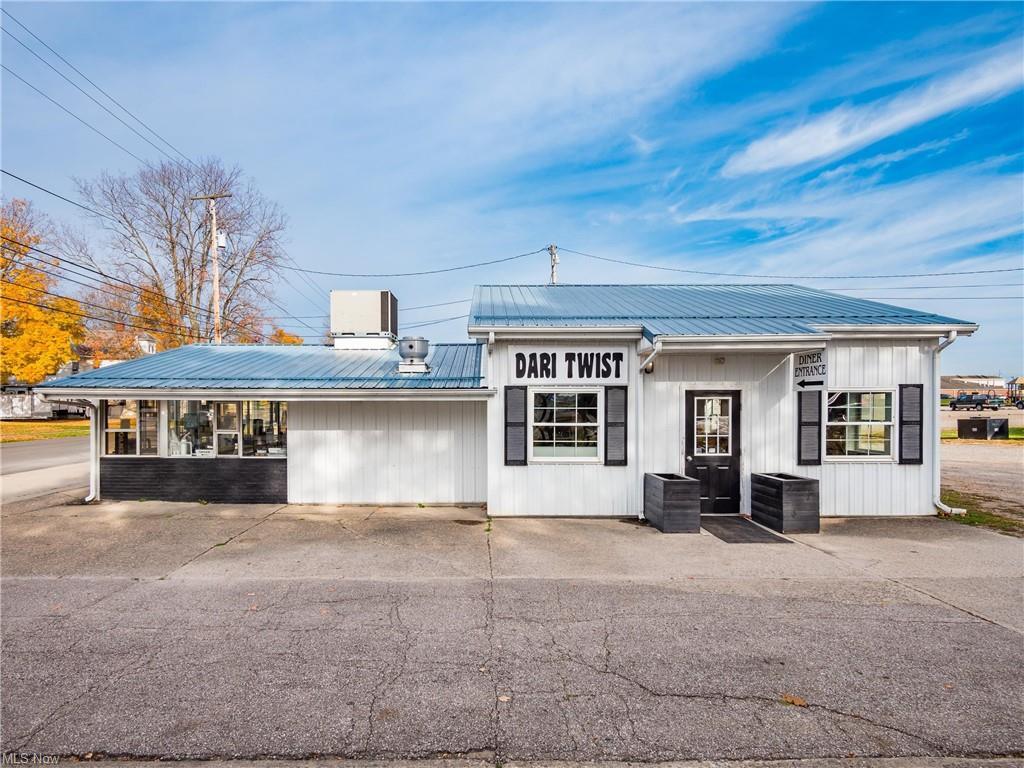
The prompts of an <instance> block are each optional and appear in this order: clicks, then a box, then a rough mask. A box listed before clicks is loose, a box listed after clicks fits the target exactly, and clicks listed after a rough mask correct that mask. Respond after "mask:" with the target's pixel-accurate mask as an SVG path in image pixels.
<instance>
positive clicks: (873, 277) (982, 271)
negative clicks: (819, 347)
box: [558, 246, 1024, 280]
mask: <svg viewBox="0 0 1024 768" xmlns="http://www.w3.org/2000/svg"><path fill="white" fill-rule="evenodd" d="M558 250H559V252H565V253H575V254H576V255H577V256H585V257H587V258H588V259H597V260H598V261H608V262H611V263H613V264H625V265H627V266H630V267H643V268H644V269H659V270H662V271H664V272H685V273H686V274H690V275H710V276H712V277H750V278H755V277H756V278H765V279H769V280H881V279H887V278H894V277H941V276H945V275H985V274H992V273H995V272H1022V271H1024V267H1007V268H1005V269H972V270H963V271H959V272H912V273H903V274H896V275H761V274H744V273H742V272H712V271H709V270H702V269H683V268H682V267H663V266H657V265H654V264H644V263H642V262H639V261H626V260H625V259H612V258H609V257H607V256H595V255H594V254H592V253H584V252H583V251H574V250H572V249H571V248H563V247H562V246H559V247H558Z"/></svg>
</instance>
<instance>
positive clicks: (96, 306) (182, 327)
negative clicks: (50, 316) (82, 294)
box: [0, 278, 203, 339]
mask: <svg viewBox="0 0 1024 768" xmlns="http://www.w3.org/2000/svg"><path fill="white" fill-rule="evenodd" d="M0 283H6V284H7V285H14V286H17V287H20V288H26V289H28V290H30V291H35V292H36V293H45V294H46V295H47V296H53V297H54V298H55V299H65V300H67V301H73V302H75V303H76V304H84V305H85V306H87V307H92V308H93V309H99V310H103V311H104V312H116V313H118V314H121V315H124V316H126V317H134V318H135V319H136V320H143V321H145V322H152V318H148V317H146V316H145V315H136V314H135V313H133V312H124V311H122V310H119V309H111V308H110V307H104V306H103V305H102V304H93V303H91V302H88V301H82V300H81V299H75V298H72V297H71V296H64V295H63V294H60V293H54V292H53V291H47V290H45V289H43V288H35V287H33V286H31V285H22V286H19V285H18V283H15V282H13V281H11V280H5V279H4V278H0ZM2 298H4V299H6V298H8V297H6V296H3V297H2ZM51 309H52V307H51ZM166 325H167V328H176V329H180V330H182V331H186V334H185V335H187V336H189V337H193V338H197V339H200V338H203V337H202V334H200V333H199V332H198V331H196V330H195V329H194V328H190V327H188V326H187V325H179V324H177V323H167V324H166ZM159 333H167V331H166V330H162V331H159ZM172 333H173V331H172Z"/></svg>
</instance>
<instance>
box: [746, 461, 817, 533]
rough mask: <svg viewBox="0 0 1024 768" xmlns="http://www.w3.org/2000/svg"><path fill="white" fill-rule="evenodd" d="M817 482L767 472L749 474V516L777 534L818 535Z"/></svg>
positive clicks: (806, 478) (808, 478) (807, 478)
mask: <svg viewBox="0 0 1024 768" xmlns="http://www.w3.org/2000/svg"><path fill="white" fill-rule="evenodd" d="M819 512H820V507H819V504H818V481H817V480H815V479H813V478H810V477H799V476H797V475H787V474H786V473H784V472H771V473H764V474H758V473H756V472H755V473H753V474H751V475H750V517H751V518H752V519H753V520H754V522H755V523H760V524H761V525H763V526H765V527H767V528H771V529H772V530H773V531H778V532H779V533H818V531H819V530H820V527H821V524H820V521H819Z"/></svg>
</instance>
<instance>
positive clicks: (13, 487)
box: [0, 437, 89, 504]
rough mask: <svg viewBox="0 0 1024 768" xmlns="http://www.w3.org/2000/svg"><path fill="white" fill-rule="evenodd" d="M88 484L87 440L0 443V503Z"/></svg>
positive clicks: (82, 438)
mask: <svg viewBox="0 0 1024 768" xmlns="http://www.w3.org/2000/svg"><path fill="white" fill-rule="evenodd" d="M88 484H89V438H87V437H64V438H59V439H56V440H29V441H26V442H21V443H2V444H0V501H2V502H3V503H5V504H6V503H8V502H10V501H14V500H16V499H24V498H28V497H31V496H39V495H41V494H44V493H51V492H54V491H60V490H68V489H70V488H77V487H81V486H85V485H88Z"/></svg>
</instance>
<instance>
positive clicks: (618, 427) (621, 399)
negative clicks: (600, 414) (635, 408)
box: [604, 387, 629, 467]
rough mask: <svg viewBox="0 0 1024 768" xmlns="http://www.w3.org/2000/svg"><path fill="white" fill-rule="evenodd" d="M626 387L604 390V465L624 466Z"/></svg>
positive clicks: (606, 388)
mask: <svg viewBox="0 0 1024 768" xmlns="http://www.w3.org/2000/svg"><path fill="white" fill-rule="evenodd" d="M628 392H629V388H628V387H605V388H604V463H605V465H606V466H609V467H624V466H626V413H627V411H628V409H627V408H626V404H627V401H628V399H629V398H628Z"/></svg>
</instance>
